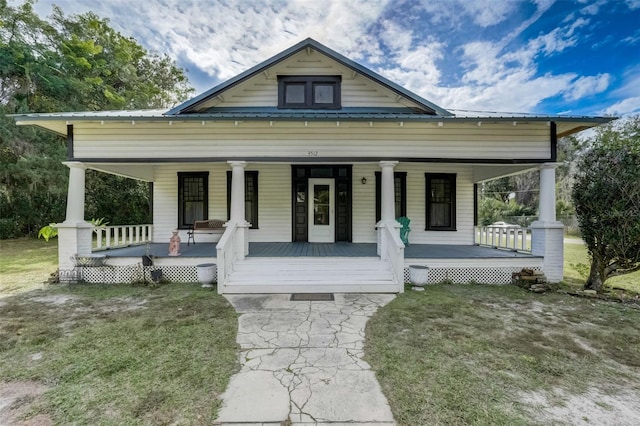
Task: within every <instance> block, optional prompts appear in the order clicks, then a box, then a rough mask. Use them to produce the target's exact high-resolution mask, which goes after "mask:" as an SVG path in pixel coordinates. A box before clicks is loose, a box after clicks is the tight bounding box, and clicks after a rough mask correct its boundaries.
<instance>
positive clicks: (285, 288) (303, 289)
mask: <svg viewBox="0 0 640 426" xmlns="http://www.w3.org/2000/svg"><path fill="white" fill-rule="evenodd" d="M398 291H399V290H398V285H397V284H393V285H392V284H380V285H371V284H367V285H365V284H345V285H336V284H325V285H312V286H309V285H308V284H297V285H295V284H288V285H278V286H275V285H274V286H269V287H268V288H265V286H264V285H233V284H229V285H226V286H225V289H224V293H225V294H261V293H272V294H278V293H397V292H398Z"/></svg>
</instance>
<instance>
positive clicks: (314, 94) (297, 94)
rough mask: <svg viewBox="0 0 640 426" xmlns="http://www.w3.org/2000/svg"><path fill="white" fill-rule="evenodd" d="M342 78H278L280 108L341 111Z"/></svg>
mask: <svg viewBox="0 0 640 426" xmlns="http://www.w3.org/2000/svg"><path fill="white" fill-rule="evenodd" d="M341 81H342V78H341V77H340V76H332V75H330V76H325V75H323V76H281V77H278V108H298V109H339V108H341V102H340V82H341Z"/></svg>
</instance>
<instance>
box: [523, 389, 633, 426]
mask: <svg viewBox="0 0 640 426" xmlns="http://www.w3.org/2000/svg"><path fill="white" fill-rule="evenodd" d="M521 401H522V402H523V403H524V404H525V405H527V406H529V407H530V408H529V409H528V411H529V412H530V413H531V415H532V416H533V417H534V418H536V419H537V420H539V421H540V422H541V423H543V424H571V425H577V426H583V425H584V426H588V425H599V426H635V425H637V424H638V416H639V415H640V402H639V401H640V391H637V390H630V389H616V390H608V391H603V390H602V389H599V388H597V387H591V388H589V389H588V390H587V391H586V392H584V393H582V394H569V393H567V392H566V391H564V390H563V389H560V388H556V389H554V390H553V391H552V392H544V391H536V392H530V393H526V394H522V396H521Z"/></svg>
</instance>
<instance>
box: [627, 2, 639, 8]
mask: <svg viewBox="0 0 640 426" xmlns="http://www.w3.org/2000/svg"><path fill="white" fill-rule="evenodd" d="M626 3H627V6H628V7H629V9H631V10H636V9H640V0H626Z"/></svg>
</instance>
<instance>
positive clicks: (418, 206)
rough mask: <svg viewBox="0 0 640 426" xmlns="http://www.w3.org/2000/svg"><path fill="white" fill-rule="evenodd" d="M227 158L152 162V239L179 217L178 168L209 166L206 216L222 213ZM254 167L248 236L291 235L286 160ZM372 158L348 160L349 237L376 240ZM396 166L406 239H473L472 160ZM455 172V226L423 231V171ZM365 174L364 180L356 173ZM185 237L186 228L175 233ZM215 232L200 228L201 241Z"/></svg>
mask: <svg viewBox="0 0 640 426" xmlns="http://www.w3.org/2000/svg"><path fill="white" fill-rule="evenodd" d="M227 170H229V167H228V166H227V164H222V163H208V164H205V163H198V164H188V165H178V164H171V165H163V166H156V168H155V185H154V222H155V223H154V235H153V239H154V241H156V242H162V241H164V240H166V241H167V244H168V242H169V238H170V237H171V230H172V229H174V228H175V227H176V225H177V223H178V175H177V173H178V172H186V171H209V218H211V219H214V218H215V219H218V218H219V219H226V217H227V176H226V172H227ZM246 170H247V171H249V170H257V171H258V196H259V200H258V208H259V211H258V218H259V222H258V225H259V229H252V230H250V231H249V240H250V241H280V242H287V241H291V239H292V236H291V221H292V218H291V214H292V212H291V166H290V165H288V164H258V163H256V164H252V163H249V164H248V166H247V168H246ZM379 170H380V168H379V166H378V164H377V163H370V164H354V165H353V199H352V201H353V204H352V205H353V207H352V208H353V214H352V227H353V242H356V243H362V242H368V243H373V242H376V233H375V194H376V186H375V182H376V180H375V172H376V171H379ZM395 170H396V171H404V172H407V216H408V217H409V218H410V219H411V233H410V234H409V239H410V241H411V242H412V243H415V244H429V243H431V244H473V182H472V181H471V166H461V165H447V164H411V163H400V164H399V165H398V166H396V169H395ZM427 172H428V173H456V174H457V180H456V190H457V193H456V222H457V230H456V231H425V230H424V228H425V177H424V174H425V173H427ZM363 177H365V178H367V183H366V185H363V184H362V183H361V179H362V178H363ZM180 237H181V238H182V240H183V242H185V243H186V241H187V234H186V230H185V231H182V232H181V233H180ZM215 238H216V237H213V236H211V235H206V234H199V235H198V236H197V240H198V241H200V242H206V241H215Z"/></svg>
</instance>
